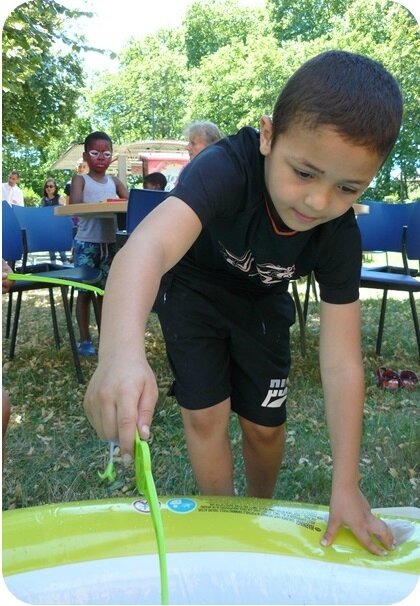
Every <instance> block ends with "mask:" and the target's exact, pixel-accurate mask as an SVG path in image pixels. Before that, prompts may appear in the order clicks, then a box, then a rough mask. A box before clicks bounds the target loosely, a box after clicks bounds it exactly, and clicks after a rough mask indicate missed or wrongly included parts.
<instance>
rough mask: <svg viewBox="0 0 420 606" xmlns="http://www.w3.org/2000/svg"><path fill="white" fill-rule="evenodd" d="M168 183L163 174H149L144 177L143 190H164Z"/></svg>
mask: <svg viewBox="0 0 420 606" xmlns="http://www.w3.org/2000/svg"><path fill="white" fill-rule="evenodd" d="M167 183H168V180H167V178H166V177H165V175H164V174H163V173H150V174H149V175H146V176H145V177H144V181H143V189H158V190H164V189H165V187H166V185H167Z"/></svg>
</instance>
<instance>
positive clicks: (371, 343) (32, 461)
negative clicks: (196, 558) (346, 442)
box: [3, 293, 420, 509]
mask: <svg viewBox="0 0 420 606" xmlns="http://www.w3.org/2000/svg"><path fill="white" fill-rule="evenodd" d="M3 299H4V300H3V311H4V313H3V322H4V321H5V315H6V314H5V309H6V297H4V298H3ZM362 306H363V350H364V357H365V370H366V384H367V392H366V409H365V417H364V435H363V443H362V453H361V471H362V478H363V479H362V489H363V491H364V493H365V495H366V496H367V498H368V500H369V501H370V503H371V505H372V507H374V506H382V507H388V506H399V505H403V506H409V505H418V496H419V490H418V489H419V483H418V469H417V464H418V461H419V460H420V456H419V455H420V452H419V450H420V449H419V444H420V440H419V401H420V387H419V388H418V389H417V391H415V392H411V393H410V392H407V391H405V390H401V391H399V392H398V393H396V394H393V393H389V392H385V391H383V390H380V389H378V387H377V386H376V385H375V378H374V371H375V368H376V367H377V366H379V365H386V366H389V367H391V368H394V369H396V370H398V369H402V368H411V369H413V370H415V371H416V372H417V373H419V357H418V352H417V348H416V343H415V338H414V335H413V330H412V320H411V315H410V311H409V306H408V304H407V301H405V300H402V301H399V300H393V299H391V300H390V302H389V305H388V310H387V317H386V324H385V334H384V342H383V348H382V354H383V355H382V356H381V357H380V358H378V357H377V356H376V354H375V341H376V330H377V322H378V317H379V302H378V301H377V300H374V299H368V300H364V301H363V303H362ZM58 311H59V319H60V323H61V334H62V336H63V347H62V348H61V349H60V350H56V349H55V347H54V341H53V336H52V326H51V319H50V312H49V307H48V301H47V298H46V297H45V296H43V295H40V294H39V293H38V294H26V295H25V300H24V304H23V306H22V316H21V326H20V334H19V338H18V343H17V348H16V357H15V359H14V360H12V361H9V360H8V357H7V348H8V341H7V340H6V339H5V338H3V383H4V385H5V387H6V388H7V389H8V390H9V392H10V396H11V400H12V407H13V410H12V416H11V419H10V423H9V428H8V433H7V437H6V450H5V456H4V468H3V508H4V509H7V508H14V507H27V506H32V505H39V504H44V503H52V502H60V501H76V500H84V499H100V498H110V497H116V496H123V495H126V496H131V495H135V494H136V489H135V479H134V472H133V468H132V466H129V467H127V468H126V467H124V466H123V464H122V463H121V461H120V460H119V458H118V456H116V468H117V472H118V475H117V480H116V481H115V482H114V483H113V484H111V485H109V484H104V483H101V481H100V480H99V477H98V475H97V471H98V470H101V471H102V470H103V469H104V467H105V465H106V461H107V445H106V444H105V443H104V442H102V441H100V440H99V439H98V438H97V437H96V435H95V433H94V431H93V429H92V428H91V426H90V425H89V423H88V421H87V419H86V417H85V415H84V411H83V395H84V390H85V387H84V386H80V385H78V383H77V382H76V378H75V373H74V370H73V366H72V361H71V355H70V351H69V346H68V343H67V341H66V331H65V326H64V319H63V313H62V309H61V308H60V307H59V308H58ZM317 336H318V316H317V305H316V303H311V306H310V315H309V318H308V325H307V341H308V342H307V355H306V357H305V358H304V359H303V358H302V357H301V355H300V350H299V331H298V326H297V325H295V326H294V327H293V331H292V346H293V366H292V371H291V374H290V389H289V401H288V418H289V420H288V424H287V449H286V454H285V458H284V463H283V467H282V470H281V472H280V475H279V479H278V482H277V486H276V490H275V497H276V498H279V499H285V500H298V501H301V502H312V503H323V504H328V498H329V492H330V479H331V457H330V448H329V441H328V435H327V430H326V423H325V416H324V408H323V398H322V390H321V385H320V377H319V369H318V360H317V355H318V352H317ZM147 351H148V357H149V360H150V363H151V365H152V367H153V369H154V371H155V373H156V376H157V379H158V383H159V387H160V398H159V402H158V405H157V408H156V413H155V417H154V423H153V428H152V429H153V432H152V440H151V452H152V460H153V472H154V477H155V481H156V486H157V491H158V493H159V494H162V495H164V494H194V493H197V488H196V484H195V481H194V478H193V476H192V473H191V469H190V465H189V462H188V457H187V453H186V446H185V441H184V436H183V429H182V423H181V417H180V413H179V409H178V405H177V403H176V401H175V399H174V398H172V397H168V396H167V395H166V394H167V390H168V387H169V386H170V384H171V381H172V377H171V373H170V370H169V368H168V364H167V361H166V355H165V348H164V343H163V339H162V335H161V331H160V327H159V323H158V321H157V319H156V316H154V315H151V316H150V320H149V325H148V332H147ZM82 364H83V370H84V373H85V375H86V377H87V378H89V377H90V375H91V374H92V372H93V370H94V368H95V364H96V359H84V360H82ZM230 433H231V437H232V443H233V453H234V465H235V482H236V485H237V489H238V491H239V493H241V494H244V493H245V479H244V469H243V462H242V457H241V442H240V432H239V429H238V423H237V421H236V418H235V417H234V416H232V419H231V425H230Z"/></svg>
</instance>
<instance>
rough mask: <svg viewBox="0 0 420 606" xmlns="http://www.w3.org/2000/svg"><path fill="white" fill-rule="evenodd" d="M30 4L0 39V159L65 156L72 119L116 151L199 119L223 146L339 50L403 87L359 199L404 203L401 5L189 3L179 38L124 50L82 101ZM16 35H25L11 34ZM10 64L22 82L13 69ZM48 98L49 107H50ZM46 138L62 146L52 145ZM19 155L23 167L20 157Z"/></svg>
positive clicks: (412, 42) (366, 0)
mask: <svg viewBox="0 0 420 606" xmlns="http://www.w3.org/2000/svg"><path fill="white" fill-rule="evenodd" d="M30 4H31V5H35V6H34V7H33V10H35V7H36V8H37V10H38V11H40V12H36V11H35V13H32V18H31V19H30V18H29V13H28V12H25V11H29V6H27V5H23V7H24V8H22V11H23V12H22V14H21V13H16V15H14V19H15V21H13V20H10V18H9V20H8V23H7V25H8V27H9V28H12V30H8V33H7V34H6V35H7V36H9V40H12V39H13V36H14V39H15V40H17V42H18V44H17V50H14V47H13V44H11V43H9V41H8V42H7V44H6V46H4V50H3V57H4V56H5V54H6V57H7V59H8V60H9V59H11V60H12V61H13V60H14V61H15V63H13V64H12V63H10V66H8V67H7V70H8V71H6V72H5V76H4V85H6V86H7V87H8V89H9V90H8V91H6V94H5V95H4V103H6V107H7V110H8V111H9V110H10V114H8V115H7V120H8V122H7V125H6V129H5V132H6V137H5V142H6V153H9V152H10V151H11V149H14V148H13V144H14V143H16V141H17V140H19V142H20V143H21V144H26V143H25V142H27V143H31V142H32V146H34V145H33V143H34V142H36V141H41V140H43V141H45V137H50V140H51V145H50V147H51V149H54V150H55V151H57V152H58V151H59V149H60V146H61V148H62V146H63V145H64V149H65V148H66V147H68V145H70V143H71V142H72V141H71V140H70V138H71V137H72V136H73V135H74V133H75V132H80V131H79V130H78V128H75V129H74V130H73V134H72V133H71V129H69V128H68V127H63V125H64V124H67V125H68V126H69V127H71V126H72V125H73V124H74V123H75V118H74V117H73V116H74V112H75V108H76V107H78V109H77V116H78V120H79V123H78V124H79V127H80V125H81V124H85V125H88V124H89V125H91V127H92V129H97V128H100V129H103V130H107V131H108V132H109V134H110V135H111V137H112V138H113V140H114V141H115V142H116V143H127V142H132V141H136V140H140V139H149V138H157V139H159V138H179V137H181V136H182V132H183V130H184V127H185V125H186V124H187V123H188V122H189V121H191V120H197V119H207V120H212V121H213V122H215V123H216V124H218V126H219V127H220V128H221V130H222V132H223V133H224V134H225V135H227V134H230V133H233V132H235V131H236V130H237V129H238V128H239V127H241V126H244V125H251V126H255V127H258V124H259V119H260V117H261V115H263V114H270V113H271V111H272V108H273V105H274V102H275V100H276V98H277V95H278V93H279V91H280V89H281V87H282V86H283V85H284V83H285V82H286V80H287V78H288V77H289V76H290V75H291V74H292V73H293V72H294V71H295V69H296V68H297V67H298V66H299V65H301V64H302V63H303V62H304V61H305V60H306V59H308V58H309V57H311V56H314V55H315V54H317V53H319V52H321V51H323V50H327V49H332V48H341V49H345V50H349V51H353V52H358V53H362V54H365V55H367V56H370V57H372V58H374V59H377V60H379V61H380V62H381V63H382V64H383V65H384V66H385V67H386V68H388V69H389V70H390V71H391V73H393V74H394V75H395V76H396V78H397V79H398V81H399V83H400V85H401V88H402V91H403V95H404V100H405V114H404V124H403V128H402V130H401V134H400V137H399V139H398V142H397V144H396V146H395V149H394V152H393V155H392V157H390V158H389V159H388V161H387V162H386V164H385V165H384V167H383V169H382V171H381V173H380V174H379V176H378V178H377V179H376V180H375V188H374V189H372V190H370V191H369V194H370V195H372V196H377V197H384V196H391V197H394V198H395V199H396V198H401V199H403V198H406V197H407V195H408V193H409V184H410V181H413V180H415V178H416V176H417V170H418V157H417V153H418V151H417V145H418V139H419V126H418V125H419V123H420V120H419V110H418V93H417V90H416V84H417V79H418V70H419V60H418V57H419V56H420V53H419V51H420V43H419V31H418V25H417V23H416V22H415V20H414V18H413V16H412V15H411V14H410V13H409V11H408V10H407V9H405V8H404V7H403V6H401V5H400V4H398V3H396V2H390V1H387V0H352V2H348V1H347V0H299V2H298V1H297V0H266V5H267V8H266V10H256V9H255V8H243V7H240V6H238V4H237V2H236V0H235V1H232V0H196V1H195V2H194V3H193V4H192V5H191V7H190V8H189V10H188V11H187V13H186V17H185V20H184V23H183V25H182V27H180V28H177V29H172V30H160V31H159V32H157V33H156V34H154V35H149V36H147V37H146V38H144V39H141V40H131V41H130V42H129V43H128V44H127V46H126V47H125V48H124V49H123V51H122V52H121V54H120V56H119V62H120V66H119V69H118V71H117V72H116V73H102V74H98V75H97V76H96V78H95V79H94V81H93V82H94V83H93V86H92V87H91V90H85V91H83V90H81V89H80V88H79V85H76V82H77V83H80V73H79V72H78V71H77V66H78V65H79V62H78V61H79V60H78V58H77V53H76V55H75V57H76V62H77V66H75V65H74V54H73V55H72V53H74V52H75V47H74V46H72V44H71V42H69V41H68V40H67V41H66V40H64V38H62V42H63V45H64V49H67V50H66V51H64V50H63V48H61V52H60V53H56V52H55V51H54V52H52V48H53V45H54V43H55V38H54V37H53V34H54V35H56V36H58V38H60V35H61V34H60V32H61V30H60V19H62V16H63V15H62V13H60V12H54V11H53V12H52V13H51V12H49V11H48V10H47V5H48V9H51V7H53V8H54V7H56V3H55V2H47V1H46V0H33V2H32V3H30ZM57 10H58V9H57ZM15 12H16V11H14V13H15ZM47 14H48V19H46V15H47ZM51 16H52V18H51ZM21 22H22V23H23V25H22V24H21ZM51 22H53V23H54V26H51V25H50V24H51ZM19 27H20V28H21V31H22V32H25V33H24V35H23V34H21V33H19V34H18V31H20V30H19ZM13 28H14V29H13ZM44 28H45V30H46V31H47V34H45V36H46V38H47V43H45V41H44V40H43V38H44ZM12 31H14V32H15V33H14V34H12V33H11V32H12ZM48 32H49V33H48ZM48 36H50V37H48ZM32 37H33V39H34V40H35V42H36V44H34V43H33V42H32ZM66 45H67V46H66ZM28 49H29V51H30V52H29V51H28ZM31 49H37V50H33V52H32V51H31ZM76 50H77V49H76ZM26 52H29V55H28V56H27V57H26V56H25V53H26ZM14 53H15V54H14ZM16 53H20V55H19V54H16ZM15 55H16V59H13V57H14V56H15ZM35 55H36V56H35ZM17 57H19V59H18V58H17ZM20 57H23V59H22V61H21V59H20ZM18 60H19V62H21V63H22V65H21V69H20V70H17V69H16V62H17V61H18ZM15 75H17V78H15V77H14V76H15ZM47 83H50V86H46V84H47ZM64 90H65V94H61V93H62V92H63V91H64ZM75 91H76V94H75ZM50 92H53V93H54V94H52V95H51V96H52V97H54V99H50V98H49V97H48V95H49V93H50ZM7 95H9V97H8V98H7ZM28 95H29V97H30V101H29V99H28ZM43 95H46V98H45V99H44V97H43ZM76 97H78V100H77V103H76ZM41 100H42V101H43V103H44V101H45V103H44V105H45V108H44V107H43V106H40V105H42V104H41ZM7 104H8V105H7ZM72 112H73V113H72ZM4 116H5V113H4ZM81 120H83V122H81ZM54 132H60V135H59V137H57V138H54V137H53V138H52V139H51V136H52V134H53V133H54ZM63 133H65V138H66V140H65V141H63V136H62V135H63ZM85 134H86V132H84V133H83V135H85ZM18 138H19V139H18ZM80 138H81V139H83V136H81V137H80ZM55 141H56V142H55ZM19 153H20V154H21V157H23V156H24V155H25V154H23V153H22V149H21V148H19ZM29 156H30V158H31V161H36V158H35V157H34V155H33V150H32V151H31V154H29V155H28V154H26V156H25V157H28V158H29ZM38 156H39V164H40V166H41V167H42V166H44V167H45V166H47V164H45V163H46V162H48V160H49V159H50V158H49V157H47V156H48V154H47V155H46V154H45V153H44V152H40V153H39V154H38ZM53 159H55V158H51V161H52V160H53Z"/></svg>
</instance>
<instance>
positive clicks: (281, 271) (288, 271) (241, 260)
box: [219, 242, 295, 284]
mask: <svg viewBox="0 0 420 606" xmlns="http://www.w3.org/2000/svg"><path fill="white" fill-rule="evenodd" d="M219 244H220V246H221V247H222V250H221V253H222V255H223V257H224V258H225V260H226V261H227V263H229V264H230V265H232V266H233V267H236V269H239V270H240V271H243V272H244V273H247V274H249V276H250V277H251V276H259V277H260V279H261V282H263V284H275V283H276V282H283V280H290V279H291V278H293V274H294V271H295V266H294V265H291V266H290V267H282V266H281V265H274V264H273V263H256V261H255V259H254V257H253V254H252V252H251V251H250V250H248V251H247V252H246V253H245V254H244V255H243V256H242V257H237V256H236V255H234V254H233V253H231V252H230V251H229V250H227V248H225V247H224V246H223V244H222V243H221V242H219Z"/></svg>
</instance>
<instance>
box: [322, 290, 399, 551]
mask: <svg viewBox="0 0 420 606" xmlns="http://www.w3.org/2000/svg"><path fill="white" fill-rule="evenodd" d="M360 338H361V336H360V303H359V301H355V302H354V303H349V304H346V305H332V304H330V303H325V302H321V333H320V366H321V378H322V384H323V390H324V397H325V405H326V414H327V423H328V428H329V433H330V440H331V450H332V457H333V478H332V490H331V502H330V515H329V521H328V527H327V530H326V533H325V535H324V538H323V540H322V544H323V545H330V544H331V543H332V542H333V540H334V538H335V535H336V533H337V531H338V529H339V528H340V526H343V525H346V526H348V527H349V528H350V529H351V530H352V531H353V533H354V534H355V536H356V537H357V538H358V540H359V541H360V543H361V544H362V545H364V547H366V548H367V549H368V550H369V551H371V552H372V553H375V554H376V555H384V554H385V552H384V549H383V547H382V546H378V545H377V544H375V543H374V541H373V540H372V537H371V535H374V536H376V538H377V539H378V540H379V542H380V543H382V545H383V546H384V547H386V548H387V549H392V547H393V537H392V534H391V531H390V530H389V528H388V526H387V525H386V524H385V523H384V522H382V521H381V520H379V519H378V518H376V517H375V516H374V515H373V514H372V513H371V511H370V506H369V504H368V502H367V501H366V499H365V497H364V496H363V494H362V493H361V492H360V490H359V486H358V483H359V478H360V476H359V457H360V441H361V434H362V423H363V406H364V371H363V362H362V354H361V343H360Z"/></svg>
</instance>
